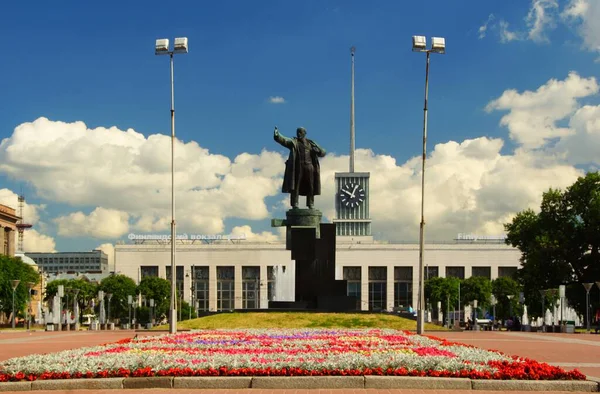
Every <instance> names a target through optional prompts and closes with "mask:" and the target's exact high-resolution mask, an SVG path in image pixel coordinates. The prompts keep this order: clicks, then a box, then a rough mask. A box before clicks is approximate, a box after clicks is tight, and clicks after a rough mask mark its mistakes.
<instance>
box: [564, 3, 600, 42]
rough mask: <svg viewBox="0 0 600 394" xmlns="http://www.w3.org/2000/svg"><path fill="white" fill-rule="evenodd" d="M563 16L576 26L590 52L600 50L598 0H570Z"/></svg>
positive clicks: (599, 6)
mask: <svg viewBox="0 0 600 394" xmlns="http://www.w3.org/2000/svg"><path fill="white" fill-rule="evenodd" d="M561 16H562V17H563V19H564V20H565V22H566V23H567V24H569V25H570V26H573V27H575V29H576V31H577V33H578V34H579V35H580V36H581V38H582V40H583V47H584V48H585V49H587V50H589V51H590V52H600V2H598V1H597V0H570V1H569V3H568V5H567V6H566V7H565V9H564V10H563V12H562V14H561Z"/></svg>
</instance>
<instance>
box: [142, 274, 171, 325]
mask: <svg viewBox="0 0 600 394" xmlns="http://www.w3.org/2000/svg"><path fill="white" fill-rule="evenodd" d="M137 294H142V295H143V296H144V297H146V302H147V301H148V300H150V299H153V300H154V307H155V311H156V316H160V315H162V314H165V315H168V311H169V307H170V304H169V303H170V300H171V282H169V281H168V280H166V279H163V278H159V277H156V276H146V277H144V279H142V280H141V281H140V284H139V285H138V288H137Z"/></svg>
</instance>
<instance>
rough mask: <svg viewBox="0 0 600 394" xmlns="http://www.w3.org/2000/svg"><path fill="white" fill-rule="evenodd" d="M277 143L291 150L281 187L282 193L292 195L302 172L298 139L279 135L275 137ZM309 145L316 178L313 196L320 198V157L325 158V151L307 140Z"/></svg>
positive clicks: (302, 194)
mask: <svg viewBox="0 0 600 394" xmlns="http://www.w3.org/2000/svg"><path fill="white" fill-rule="evenodd" d="M274 139H275V141H277V142H278V143H279V144H281V145H283V146H285V147H286V148H288V149H289V150H290V155H289V157H288V159H287V161H286V162H285V174H284V177H283V185H282V186H281V191H282V192H283V193H291V192H292V190H295V189H296V180H297V179H298V174H299V172H300V163H299V161H300V155H299V154H298V144H299V142H298V138H296V137H294V138H287V137H284V136H282V135H281V134H279V135H274ZM306 140H307V141H308V143H309V144H310V145H311V147H312V149H311V150H310V158H311V160H312V164H313V169H314V177H313V195H315V196H318V195H320V194H321V176H320V172H321V170H320V166H319V159H318V158H319V157H324V156H325V150H324V149H323V148H321V147H320V146H319V145H318V144H317V143H316V142H314V141H312V140H309V139H308V138H307V139H306ZM300 195H301V196H305V195H306V194H305V193H303V190H300Z"/></svg>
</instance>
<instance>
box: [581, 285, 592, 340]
mask: <svg viewBox="0 0 600 394" xmlns="http://www.w3.org/2000/svg"><path fill="white" fill-rule="evenodd" d="M582 284H583V287H585V322H586V327H587V329H586V331H587V333H588V334H589V333H590V290H592V286H594V283H582Z"/></svg>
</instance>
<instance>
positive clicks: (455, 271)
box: [446, 267, 465, 279]
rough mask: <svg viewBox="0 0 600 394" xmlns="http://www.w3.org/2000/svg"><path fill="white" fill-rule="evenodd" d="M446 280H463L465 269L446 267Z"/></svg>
mask: <svg viewBox="0 0 600 394" xmlns="http://www.w3.org/2000/svg"><path fill="white" fill-rule="evenodd" d="M446 278H458V279H465V267H446Z"/></svg>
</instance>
